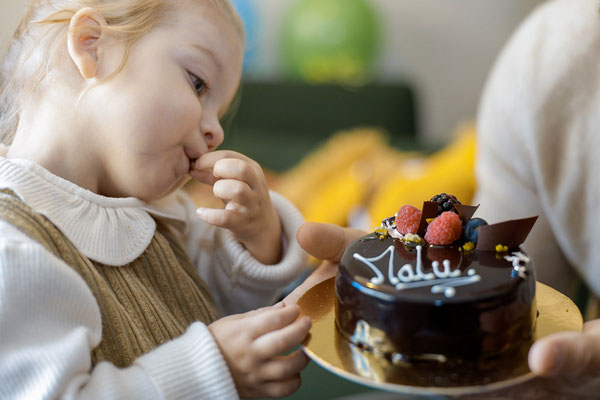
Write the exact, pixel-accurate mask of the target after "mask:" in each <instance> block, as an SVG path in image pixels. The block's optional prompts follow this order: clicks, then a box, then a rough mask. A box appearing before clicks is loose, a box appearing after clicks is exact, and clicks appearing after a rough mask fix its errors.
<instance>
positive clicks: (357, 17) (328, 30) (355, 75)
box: [281, 0, 380, 84]
mask: <svg viewBox="0 0 600 400" xmlns="http://www.w3.org/2000/svg"><path fill="white" fill-rule="evenodd" d="M379 34H380V33H379V24H378V19H377V16H376V14H375V11H374V10H373V8H372V7H371V6H370V4H369V3H368V2H367V1H365V0H299V1H298V2H297V3H295V4H294V5H293V6H292V7H291V8H290V10H289V12H288V14H287V16H286V18H285V19H284V21H283V32H282V43H281V44H282V47H283V48H282V56H283V60H282V61H283V67H284V72H285V74H286V75H287V76H288V77H291V78H294V79H302V80H305V81H308V82H310V83H323V82H340V83H349V84H352V83H355V84H360V83H363V82H365V81H367V80H368V79H369V75H370V70H371V67H372V64H373V61H374V59H375V55H376V53H377V48H378V44H379Z"/></svg>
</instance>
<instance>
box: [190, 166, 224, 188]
mask: <svg viewBox="0 0 600 400" xmlns="http://www.w3.org/2000/svg"><path fill="white" fill-rule="evenodd" d="M190 176H191V177H192V178H194V179H195V180H197V181H198V182H202V183H206V184H207V185H211V186H212V185H214V184H215V182H216V181H218V179H217V177H215V175H214V174H213V172H212V169H203V170H192V171H191V172H190Z"/></svg>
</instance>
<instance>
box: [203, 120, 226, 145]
mask: <svg viewBox="0 0 600 400" xmlns="http://www.w3.org/2000/svg"><path fill="white" fill-rule="evenodd" d="M202 136H203V137H204V141H205V142H206V145H207V146H208V151H213V150H215V149H216V148H217V147H219V145H220V144H221V143H223V139H224V137H225V132H224V131H223V127H222V126H221V123H220V122H219V120H218V119H216V118H215V119H214V120H211V121H209V122H208V123H206V124H205V125H204V126H203V127H202Z"/></svg>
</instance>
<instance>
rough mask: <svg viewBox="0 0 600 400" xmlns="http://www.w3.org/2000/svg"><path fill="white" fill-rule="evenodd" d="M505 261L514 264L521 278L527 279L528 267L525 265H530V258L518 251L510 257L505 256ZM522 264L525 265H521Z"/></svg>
mask: <svg viewBox="0 0 600 400" xmlns="http://www.w3.org/2000/svg"><path fill="white" fill-rule="evenodd" d="M504 259H505V260H507V261H509V262H511V263H512V266H513V269H514V270H515V271H517V273H518V274H519V277H520V278H522V279H527V267H526V266H525V265H527V264H528V263H529V257H527V256H526V255H525V254H523V253H521V252H520V251H517V252H515V253H512V254H511V255H509V256H504ZM521 263H523V264H525V265H521Z"/></svg>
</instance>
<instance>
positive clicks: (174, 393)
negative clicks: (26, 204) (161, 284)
mask: <svg viewBox="0 0 600 400" xmlns="http://www.w3.org/2000/svg"><path fill="white" fill-rule="evenodd" d="M101 334H102V320H101V316H100V310H99V308H98V304H97V302H96V299H95V298H94V296H93V294H92V292H91V291H90V289H89V287H88V286H87V285H86V283H85V281H84V280H83V279H82V278H81V276H79V274H78V273H77V272H75V271H74V270H73V269H72V268H71V267H69V266H68V265H66V264H65V263H64V262H63V261H62V260H60V259H58V258H56V257H55V256H54V255H52V254H51V253H49V252H48V251H47V250H46V249H45V248H43V246H42V245H40V244H39V243H37V242H35V241H33V240H32V239H30V238H29V237H28V236H26V235H25V234H23V233H21V232H20V231H18V230H17V228H15V227H14V226H12V225H9V224H7V223H5V222H2V221H0V398H10V399H19V398H23V399H25V398H27V399H30V398H49V399H50V398H52V399H55V398H71V399H75V398H100V399H164V398H179V397H182V396H185V395H189V394H190V393H193V394H194V396H197V398H203V399H204V398H206V399H212V398H218V399H222V398H223V399H230V398H237V393H236V390H235V385H234V382H233V380H232V378H231V375H230V373H229V371H228V368H227V364H226V363H225V360H224V358H223V356H222V355H221V352H220V351H219V348H218V346H217V343H216V342H215V340H214V339H213V335H212V334H211V332H210V331H209V329H208V327H207V326H206V325H204V324H202V323H200V322H196V323H193V324H192V325H190V327H189V328H188V329H187V331H186V332H185V333H184V334H183V335H181V336H180V337H178V338H176V339H174V340H171V341H169V342H167V343H165V344H163V345H161V346H159V347H157V348H156V349H154V350H152V351H150V352H148V353H146V354H144V355H142V356H141V357H139V358H138V359H136V360H135V362H134V363H133V365H131V366H130V367H127V368H118V367H116V366H115V365H113V364H111V363H109V362H101V363H99V364H97V365H95V366H93V365H92V362H91V353H92V350H93V349H94V348H95V347H96V346H97V345H98V343H99V342H100V338H101Z"/></svg>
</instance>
